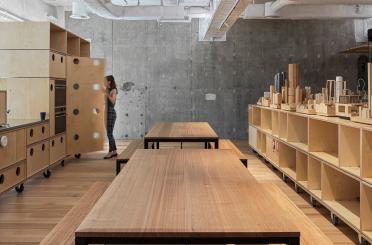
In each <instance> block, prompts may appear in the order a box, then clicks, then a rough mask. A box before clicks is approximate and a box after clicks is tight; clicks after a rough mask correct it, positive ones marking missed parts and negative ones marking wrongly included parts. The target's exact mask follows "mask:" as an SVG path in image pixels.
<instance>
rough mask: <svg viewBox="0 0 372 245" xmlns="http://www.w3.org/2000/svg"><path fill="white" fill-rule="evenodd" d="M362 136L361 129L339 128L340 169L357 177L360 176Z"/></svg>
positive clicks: (342, 126) (341, 126)
mask: <svg viewBox="0 0 372 245" xmlns="http://www.w3.org/2000/svg"><path fill="white" fill-rule="evenodd" d="M360 134H361V131H360V129H359V128H353V127H348V126H344V125H340V127H339V146H338V147H339V151H338V152H339V159H340V167H341V168H343V169H344V170H346V171H348V172H350V173H352V174H354V175H356V176H360V154H361V152H360Z"/></svg>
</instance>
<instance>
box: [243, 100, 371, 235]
mask: <svg viewBox="0 0 372 245" xmlns="http://www.w3.org/2000/svg"><path fill="white" fill-rule="evenodd" d="M250 111H251V115H250V116H251V117H252V121H249V122H250V126H251V127H254V128H256V130H257V135H259V134H260V142H261V144H263V145H266V147H259V148H258V149H257V152H258V154H260V155H262V156H263V157H264V158H265V159H266V160H268V161H269V162H271V164H272V165H274V166H275V167H276V168H277V169H278V170H279V171H281V172H282V173H283V175H284V176H286V177H289V178H290V179H291V180H293V182H294V183H295V185H296V187H297V188H298V187H300V188H302V189H303V190H304V191H306V192H307V193H309V195H310V197H311V202H312V204H313V205H315V204H316V203H320V204H321V205H323V206H324V207H326V208H327V209H329V210H330V212H331V216H332V221H333V222H334V223H335V224H336V223H337V222H336V221H337V220H338V219H341V220H342V221H344V222H345V223H346V224H348V225H349V226H350V227H351V228H352V229H354V230H355V231H356V232H357V233H358V235H359V236H360V237H362V238H363V239H365V240H368V241H369V242H372V126H370V125H365V124H359V123H355V122H350V121H349V120H345V119H340V118H326V117H321V116H316V115H303V114H298V113H296V112H288V111H282V110H280V109H273V108H263V107H261V106H256V105H253V106H250ZM269 111H271V113H269ZM256 113H259V114H258V115H255V114H256ZM254 118H256V125H254V123H253V121H254V120H253V119H254ZM257 118H259V120H260V123H257V121H258V120H257ZM268 122H271V124H269V123H268ZM269 125H271V127H270V126H269ZM274 125H275V126H274ZM249 137H251V135H250V136H249Z"/></svg>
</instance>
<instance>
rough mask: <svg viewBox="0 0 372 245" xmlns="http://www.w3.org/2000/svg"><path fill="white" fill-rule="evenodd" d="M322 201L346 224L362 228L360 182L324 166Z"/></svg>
mask: <svg viewBox="0 0 372 245" xmlns="http://www.w3.org/2000/svg"><path fill="white" fill-rule="evenodd" d="M322 200H324V201H325V203H326V204H327V205H328V206H329V207H330V208H331V209H332V210H334V212H335V213H336V214H337V216H338V217H340V218H342V219H343V220H344V221H345V222H346V223H348V224H349V225H351V226H353V227H354V228H356V229H359V228H360V182H359V181H358V180H356V179H354V178H351V177H350V176H348V175H345V174H343V173H342V172H340V171H339V170H337V169H335V168H333V167H330V166H328V165H326V164H323V173H322Z"/></svg>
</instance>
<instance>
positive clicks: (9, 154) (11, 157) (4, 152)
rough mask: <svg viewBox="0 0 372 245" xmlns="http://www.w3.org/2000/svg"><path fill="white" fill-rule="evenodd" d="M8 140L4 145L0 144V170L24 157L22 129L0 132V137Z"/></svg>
mask: <svg viewBox="0 0 372 245" xmlns="http://www.w3.org/2000/svg"><path fill="white" fill-rule="evenodd" d="M1 137H5V138H6V139H7V141H8V143H7V145H6V146H5V147H2V146H0V170H1V169H4V168H6V167H8V166H10V165H12V164H14V163H16V162H19V161H21V160H24V159H26V132H25V130H24V129H20V130H17V131H11V132H5V133H0V138H1Z"/></svg>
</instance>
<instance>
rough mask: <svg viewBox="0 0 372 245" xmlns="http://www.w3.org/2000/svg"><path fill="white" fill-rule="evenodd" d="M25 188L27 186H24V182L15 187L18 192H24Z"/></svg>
mask: <svg viewBox="0 0 372 245" xmlns="http://www.w3.org/2000/svg"><path fill="white" fill-rule="evenodd" d="M24 189H25V187H24V185H23V184H20V185H19V186H16V187H15V190H16V192H18V193H22V192H23V190H24Z"/></svg>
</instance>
